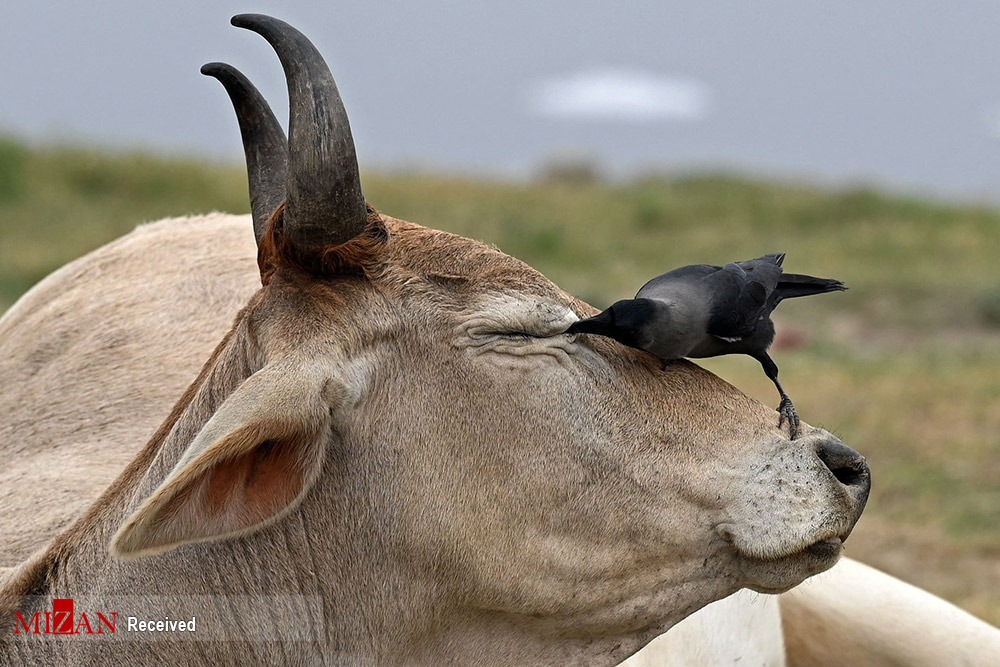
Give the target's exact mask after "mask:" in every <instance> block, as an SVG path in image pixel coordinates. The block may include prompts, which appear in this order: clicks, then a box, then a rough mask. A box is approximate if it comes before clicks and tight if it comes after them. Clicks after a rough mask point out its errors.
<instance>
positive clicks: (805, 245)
mask: <svg viewBox="0 0 1000 667" xmlns="http://www.w3.org/2000/svg"><path fill="white" fill-rule="evenodd" d="M365 192H366V194H367V196H368V198H369V200H370V201H371V202H372V203H373V204H374V205H375V206H377V207H378V208H379V209H380V210H383V211H385V212H387V213H390V214H391V215H394V216H396V217H399V218H403V219H407V220H411V221H413V222H418V223H421V224H425V225H428V226H432V227H436V228H439V229H445V230H448V231H453V232H456V233H459V234H463V235H465V236H470V237H473V238H479V239H484V240H486V241H489V242H491V243H494V244H496V245H497V246H499V247H500V248H501V249H503V250H505V251H506V252H508V253H510V254H512V255H514V256H516V257H519V258H520V259H522V260H524V261H526V262H528V263H529V264H532V265H533V266H535V267H536V268H538V269H539V270H541V271H543V272H544V273H545V274H546V275H548V276H549V277H550V278H552V279H553V280H554V281H556V282H557V283H558V284H560V285H561V286H562V287H563V288H565V289H566V290H568V291H570V292H572V293H574V294H576V295H578V296H580V297H582V298H584V299H586V300H588V301H590V302H591V303H593V304H594V305H597V306H604V305H607V304H608V303H610V302H612V301H614V300H616V299H619V298H624V297H629V296H631V295H632V294H634V292H635V291H636V289H637V288H638V287H639V286H640V285H642V283H643V282H645V281H646V280H647V279H649V278H650V277H652V276H655V275H657V274H659V273H661V272H663V271H664V270H666V269H668V268H671V267H674V266H677V265H681V264H688V263H693V262H726V261H731V260H733V259H745V258H749V257H754V256H757V255H760V254H763V253H766V252H776V251H784V252H787V253H788V258H787V260H786V262H785V267H786V268H787V269H788V270H790V271H801V272H809V273H814V274H816V275H820V276H829V277H836V278H840V279H842V280H844V281H845V282H846V283H847V284H848V285H849V286H850V288H851V289H850V291H848V292H846V293H841V294H832V295H828V296H823V297H818V298H815V299H805V300H797V301H793V302H788V303H786V304H784V305H783V306H782V307H781V309H780V311H779V312H778V315H777V317H776V320H777V323H778V328H779V332H784V333H786V334H788V333H792V334H795V335H796V337H797V338H798V339H799V344H798V345H797V346H795V347H791V348H787V349H781V348H780V347H779V348H778V349H776V350H775V357H776V360H777V361H778V364H779V365H780V367H781V370H782V379H783V382H784V384H785V386H786V388H787V389H788V391H789V393H790V394H791V395H792V397H793V398H794V399H795V401H796V405H797V406H798V408H799V411H800V413H801V414H802V415H803V417H804V418H805V419H806V420H807V421H809V422H812V423H816V424H818V425H822V426H824V427H826V428H829V429H830V430H832V431H834V432H835V433H837V434H838V435H840V436H841V437H842V438H843V439H844V440H845V441H847V442H848V443H849V444H852V445H853V446H855V447H856V448H858V449H859V450H861V451H862V452H864V453H865V454H866V456H867V457H868V458H869V461H870V462H871V465H872V468H873V471H874V487H873V491H872V497H871V500H870V502H869V508H868V510H867V512H866V516H865V518H864V519H863V520H862V522H861V524H860V525H859V528H858V531H856V535H855V537H853V538H852V540H851V542H849V543H848V549H849V550H850V553H852V555H856V556H859V557H861V558H862V559H864V560H866V561H867V562H870V563H872V564H874V565H877V566H881V567H883V568H885V569H887V570H889V571H891V572H894V573H895V574H898V575H900V576H903V577H905V578H907V579H909V580H911V581H914V582H915V583H918V584H920V585H924V586H927V587H928V588H930V589H931V590H934V591H935V592H938V593H939V594H942V595H945V596H946V597H948V598H949V599H952V600H954V601H956V602H958V603H960V604H962V605H964V606H965V607H967V608H968V609H970V610H971V611H973V612H975V613H978V614H980V615H981V616H984V617H985V618H987V619H988V620H990V621H992V622H993V623H997V624H1000V595H998V594H997V593H996V591H998V590H1000V212H998V211H997V210H994V209H991V208H985V207H981V206H960V205H953V204H944V203H938V202H933V201H925V200H921V199H917V198H913V197H899V196H892V195H888V194H883V193H880V192H877V191H874V190H869V189H851V190H825V189H819V188H812V187H807V186H803V185H791V184H782V183H772V182H760V181H754V180H751V179H748V178H743V177H737V176H731V175H697V176H686V177H677V178H671V179H647V180H641V181H635V182H630V183H626V184H618V185H609V184H603V183H599V182H590V183H587V182H583V183H569V182H567V183H551V182H550V183H539V184H530V185H528V184H521V185H517V184H510V183H488V182H480V181H472V180H467V179H463V178H454V177H444V176H431V175H422V174H410V173H405V174H366V175H365ZM211 210H225V211H230V212H245V211H247V210H248V205H247V195H246V181H245V176H244V173H243V169H242V167H241V166H239V165H208V164H204V163H201V162H196V161H192V160H184V159H176V158H160V157H153V156H150V155H145V154H140V153H126V154H117V153H102V152H95V151H90V150H79V149H66V148H51V147H43V148H27V147H25V146H24V145H22V144H19V143H18V142H16V141H12V140H0V311H2V310H3V309H4V308H5V307H7V306H9V305H10V304H11V303H12V302H13V301H14V300H15V299H16V298H17V296H18V295H19V294H20V293H22V292H23V291H24V290H25V289H27V288H28V287H29V286H30V285H31V284H32V283H34V282H35V281H37V280H38V279H40V278H41V277H42V276H44V275H45V274H47V273H48V272H49V271H51V270H52V269H54V268H56V267H58V266H60V265H62V264H63V263H65V262H66V261H68V260H70V259H73V258H75V257H77V256H79V255H81V254H83V253H84V252H86V251H88V250H90V249H92V248H94V247H96V246H98V245H100V244H102V243H104V242H106V241H108V240H110V239H112V238H114V237H116V236H119V235H121V234H123V233H125V232H127V231H129V230H130V229H132V228H133V227H134V226H135V225H136V224H137V223H139V222H143V221H147V220H154V219H157V218H160V217H164V216H168V215H182V214H185V213H190V212H207V211H211ZM705 365H706V366H708V367H709V368H710V369H712V370H713V371H715V372H717V373H719V374H720V375H722V376H723V377H725V378H726V379H728V380H730V381H731V382H733V383H734V384H736V385H737V386H739V387H741V388H742V389H743V390H744V391H746V392H748V393H750V394H752V395H753V396H755V397H757V398H759V399H760V400H762V401H764V402H766V403H767V404H769V405H776V404H777V400H776V399H777V396H776V394H775V392H774V389H773V387H772V386H771V385H770V383H769V382H768V381H767V380H766V378H764V376H763V374H762V373H761V372H760V368H759V366H758V365H757V364H756V363H755V362H754V361H752V360H750V359H748V358H724V359H715V360H708V361H706V362H705Z"/></svg>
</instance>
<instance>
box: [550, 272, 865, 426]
mask: <svg viewBox="0 0 1000 667" xmlns="http://www.w3.org/2000/svg"><path fill="white" fill-rule="evenodd" d="M784 259H785V253H776V254H770V255H764V256H763V257H759V258H757V259H750V260H747V261H745V262H734V263H732V264H726V265H725V266H711V265H709V264H693V265H691V266H682V267H681V268H679V269H674V270H673V271H669V272H667V273H664V274H663V275H662V276H659V277H657V278H653V279H652V280H650V281H649V282H648V283H646V284H645V285H643V287H642V289H640V290H639V292H638V293H637V294H636V295H635V298H634V299H626V300H623V301H617V302H615V303H613V304H611V307H609V308H608V309H607V310H605V311H604V312H602V313H599V314H598V315H595V316H593V317H590V318H587V319H585V320H579V321H577V322H574V323H573V324H572V325H571V326H570V327H569V329H567V330H566V333H589V334H597V335H600V336H608V337H609V338H613V339H615V340H617V341H618V342H620V343H623V344H625V345H628V346H631V347H634V348H637V349H640V350H645V351H646V352H650V353H651V354H655V355H656V356H657V357H659V358H660V359H662V360H664V365H666V362H667V361H669V360H671V359H680V358H681V357H693V358H699V357H715V356H719V355H721V354H747V355H750V356H751V357H753V358H754V359H756V360H757V361H759V362H760V365H761V366H763V367H764V373H765V374H766V375H767V377H769V378H770V379H771V382H773V383H774V386H775V387H777V388H778V393H779V394H780V395H781V403H780V404H779V405H778V412H779V413H780V417H779V418H778V426H779V427H780V426H781V425H782V424H783V423H784V422H785V420H786V419H787V420H788V429H789V432H790V434H791V437H792V438H794V437H795V436H796V435H797V434H798V429H799V416H798V414H797V413H796V412H795V406H794V405H792V401H791V399H790V398H788V394H786V393H785V390H784V389H783V388H782V387H781V383H780V382H778V367H777V365H775V363H774V361H772V359H771V357H770V355H768V353H767V349H768V348H769V347H770V346H771V342H772V341H773V340H774V323H773V322H772V321H771V312H772V311H773V310H774V309H775V308H777V306H778V304H779V303H781V301H782V299H788V298H791V297H797V296H809V295H811V294H822V293H824V292H835V291H841V290H845V289H847V288H846V287H844V284H843V283H842V282H840V281H839V280H830V279H827V278H814V277H813V276H804V275H798V274H794V273H784V272H783V271H782V269H781V263H782V262H783V261H784Z"/></svg>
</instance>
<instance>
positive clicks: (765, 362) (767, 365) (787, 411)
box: [754, 352, 799, 440]
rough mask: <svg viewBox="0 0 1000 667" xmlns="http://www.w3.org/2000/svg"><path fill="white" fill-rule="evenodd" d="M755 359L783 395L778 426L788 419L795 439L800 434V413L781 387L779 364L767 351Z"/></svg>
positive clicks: (790, 430) (791, 434) (790, 433)
mask: <svg viewBox="0 0 1000 667" xmlns="http://www.w3.org/2000/svg"><path fill="white" fill-rule="evenodd" d="M754 359H756V360H757V361H759V362H760V365H761V366H762V367H763V368H764V374H765V375H766V376H767V377H768V379H770V380H771V382H773V383H774V386H775V387H777V388H778V394H779V395H780V396H781V402H780V403H779V404H778V428H781V426H782V424H784V423H785V420H786V419H787V420H788V434H789V436H790V437H791V439H792V440H794V439H795V438H796V436H798V434H799V414H798V413H797V412H796V411H795V406H794V405H792V399H790V398H788V394H786V393H785V390H784V389H783V388H782V387H781V383H780V382H778V365H777V364H776V363H774V361H773V360H772V359H771V357H770V355H768V353H767V352H763V353H762V354H760V355H759V356H754Z"/></svg>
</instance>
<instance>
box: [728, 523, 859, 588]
mask: <svg viewBox="0 0 1000 667" xmlns="http://www.w3.org/2000/svg"><path fill="white" fill-rule="evenodd" d="M846 539H847V535H837V536H834V537H824V538H822V539H819V540H816V541H815V542H812V543H810V544H808V545H807V546H805V547H801V548H799V549H797V550H792V551H789V552H786V553H783V554H775V555H768V556H766V557H761V556H759V555H754V554H749V553H746V552H744V551H742V550H740V549H739V547H738V546H737V545H736V544H732V547H733V549H734V551H736V552H737V553H738V554H739V555H740V556H741V557H742V558H743V559H744V563H745V568H746V569H745V570H744V572H745V574H747V575H748V576H749V578H750V580H751V583H750V584H749V585H748V586H747V588H750V589H752V590H754V591H757V592H758V593H766V594H772V595H774V594H778V593H784V592H785V591H787V590H788V589H789V588H792V587H794V586H797V585H798V584H800V583H802V581H803V580H805V579H807V578H809V577H811V576H813V575H815V574H819V573H820V572H823V571H825V570H828V569H830V568H831V567H833V566H834V565H835V564H836V563H837V561H838V560H839V559H840V555H841V554H842V553H843V550H844V540H846Z"/></svg>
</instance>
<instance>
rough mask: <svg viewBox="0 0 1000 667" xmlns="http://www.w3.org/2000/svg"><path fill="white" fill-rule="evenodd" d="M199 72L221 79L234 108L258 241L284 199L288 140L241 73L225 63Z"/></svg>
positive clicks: (209, 64)
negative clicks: (241, 142) (244, 155)
mask: <svg viewBox="0 0 1000 667" xmlns="http://www.w3.org/2000/svg"><path fill="white" fill-rule="evenodd" d="M201 73H202V74H204V75H205V76H212V77H215V78H216V79H218V80H219V81H220V82H222V85H223V86H225V88H226V92H227V93H229V99H230V100H231V101H232V103H233V109H235V111H236V119H237V121H239V124H240V134H241V135H242V136H243V152H244V153H245V154H246V158H247V176H248V177H249V179H250V210H251V211H252V213H253V234H254V236H255V237H257V243H258V244H259V243H260V239H261V237H262V236H263V235H264V228H265V227H266V226H267V221H268V219H269V218H270V217H271V214H272V213H273V212H274V209H276V208H277V207H278V204H280V203H281V202H282V201H283V200H284V199H285V183H286V182H287V181H288V142H287V140H286V139H285V132H284V130H282V129H281V125H280V124H279V123H278V119H277V118H275V117H274V113H273V112H272V111H271V107H269V106H268V104H267V101H266V100H265V99H264V96H263V95H261V94H260V91H258V90H257V89H256V88H255V87H254V85H253V84H252V83H250V81H249V80H248V79H247V78H246V77H245V76H243V73H242V72H240V71H239V70H238V69H236V68H235V67H233V66H232V65H227V64H226V63H208V64H207V65H203V66H202V68H201Z"/></svg>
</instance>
